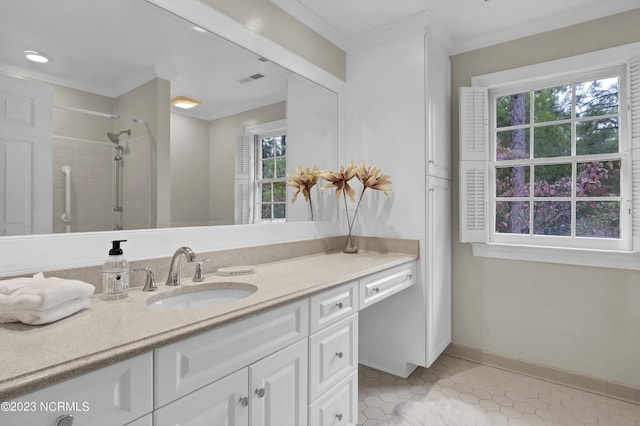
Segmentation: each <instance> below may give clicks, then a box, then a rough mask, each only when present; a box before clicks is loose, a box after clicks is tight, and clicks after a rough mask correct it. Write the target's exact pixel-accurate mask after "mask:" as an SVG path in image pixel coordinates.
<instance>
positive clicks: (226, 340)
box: [154, 299, 309, 408]
mask: <svg viewBox="0 0 640 426" xmlns="http://www.w3.org/2000/svg"><path fill="white" fill-rule="evenodd" d="M308 334H309V302H308V300H307V299H304V300H300V301H298V302H294V303H290V304H288V305H284V306H281V307H279V308H275V309H272V310H270V311H267V312H265V313H262V314H259V315H256V316H253V317H249V318H247V319H243V320H239V321H237V322H233V323H231V324H228V325H224V326H221V327H219V328H216V329H213V330H211V331H208V332H205V333H202V334H199V335H197V336H193V337H189V338H187V339H184V340H181V341H179V342H176V343H173V344H171V345H168V346H165V347H162V348H160V349H156V350H155V351H154V373H155V375H154V378H155V386H154V396H155V398H154V406H155V407H156V408H157V407H161V406H163V405H165V404H167V403H169V402H171V401H173V400H176V399H178V398H180V397H181V396H183V395H186V394H187V393H189V392H193V391H194V390H196V389H199V388H201V387H203V386H206V385H208V384H209V383H212V382H214V381H216V380H218V379H220V378H221V377H224V376H226V375H228V374H230V373H232V372H234V371H236V370H239V369H240V368H242V367H246V366H247V365H249V364H251V363H253V362H256V361H257V360H259V359H261V358H264V357H265V356H267V355H270V354H272V353H274V352H276V351H278V350H280V349H282V348H284V347H286V346H288V345H290V344H292V343H294V342H297V341H298V340H301V339H303V338H305V337H307V336H308Z"/></svg>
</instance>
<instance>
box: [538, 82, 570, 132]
mask: <svg viewBox="0 0 640 426" xmlns="http://www.w3.org/2000/svg"><path fill="white" fill-rule="evenodd" d="M570 118H571V86H568V85H567V86H558V87H551V88H549V89H543V90H538V91H536V92H535V106H534V110H533V120H534V122H535V123H545V122H548V121H558V120H568V119H570Z"/></svg>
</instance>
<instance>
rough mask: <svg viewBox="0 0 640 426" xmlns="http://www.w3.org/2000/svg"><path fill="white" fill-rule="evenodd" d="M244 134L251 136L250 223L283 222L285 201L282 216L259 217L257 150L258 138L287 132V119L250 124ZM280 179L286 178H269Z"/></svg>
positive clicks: (286, 210) (284, 220)
mask: <svg viewBox="0 0 640 426" xmlns="http://www.w3.org/2000/svg"><path fill="white" fill-rule="evenodd" d="M245 134H246V135H247V136H249V137H250V138H251V146H252V149H250V155H251V157H250V164H251V165H252V167H251V168H250V175H249V181H250V183H251V186H250V194H249V200H250V205H251V206H252V209H251V210H252V218H251V223H284V222H286V220H287V219H286V218H287V213H288V206H287V203H286V202H285V217H284V218H281V219H262V218H261V217H260V214H261V209H260V204H261V201H260V192H259V191H258V186H259V183H260V182H261V180H260V179H258V170H259V164H258V162H259V161H260V154H259V152H258V150H259V149H260V146H259V139H260V138H264V137H269V136H279V135H286V134H287V120H277V121H271V122H268V123H263V124H259V125H256V126H250V127H247V128H246V129H245ZM287 155H288V151H287ZM282 180H284V181H285V182H286V178H282V179H269V181H282Z"/></svg>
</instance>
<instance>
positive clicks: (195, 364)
mask: <svg viewBox="0 0 640 426" xmlns="http://www.w3.org/2000/svg"><path fill="white" fill-rule="evenodd" d="M308 306H309V305H308V300H307V299H304V300H300V301H297V302H293V303H290V304H287V305H284V306H281V307H278V308H275V309H272V310H269V311H267V312H264V313H260V314H258V315H255V316H253V317H250V318H246V319H243V320H240V321H237V322H233V323H231V324H229V325H225V326H222V327H219V328H216V329H214V330H212V331H209V332H206V333H202V334H199V335H196V336H193V337H190V338H187V339H184V340H181V341H179V342H176V343H174V344H171V345H168V346H165V347H162V348H160V349H157V350H156V351H155V354H154V361H155V362H154V370H155V379H156V380H155V406H156V408H157V409H156V411H155V412H154V425H155V426H169V425H171V426H175V425H194V426H196V425H201V424H215V425H229V426H233V425H237V426H243V425H251V426H261V425H292V426H294V425H302V424H304V423H305V422H306V418H307V380H308V378H307V377H308V372H307V370H308V367H307V366H308V348H307V336H308V334H309V322H308V321H309V309H308Z"/></svg>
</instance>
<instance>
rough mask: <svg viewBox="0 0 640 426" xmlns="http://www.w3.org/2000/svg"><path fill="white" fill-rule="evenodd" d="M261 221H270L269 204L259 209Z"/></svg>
mask: <svg viewBox="0 0 640 426" xmlns="http://www.w3.org/2000/svg"><path fill="white" fill-rule="evenodd" d="M260 217H261V218H262V219H271V204H263V205H262V209H261V216H260Z"/></svg>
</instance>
